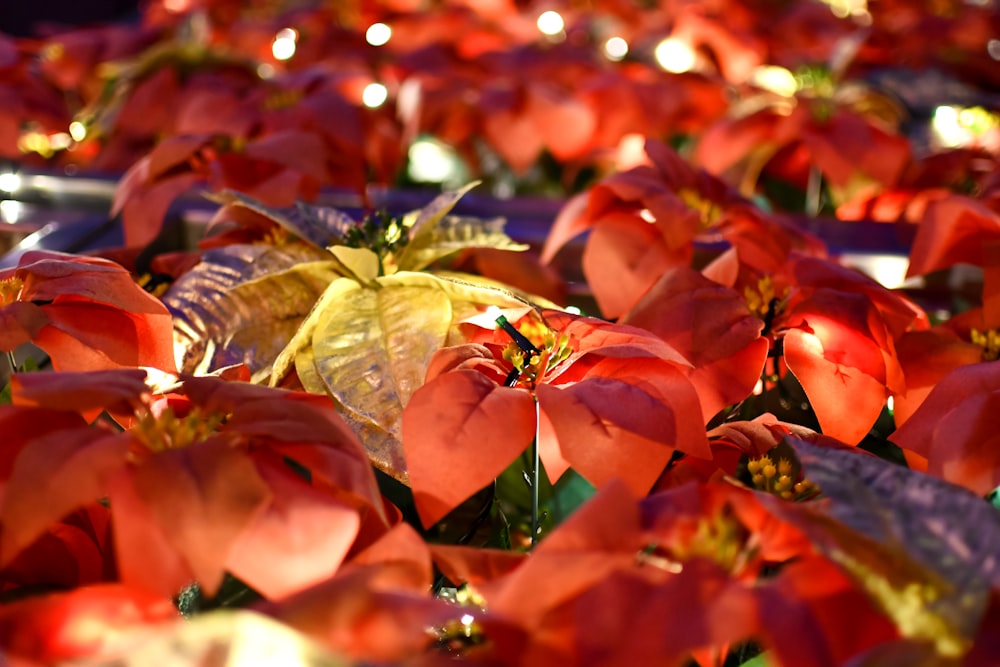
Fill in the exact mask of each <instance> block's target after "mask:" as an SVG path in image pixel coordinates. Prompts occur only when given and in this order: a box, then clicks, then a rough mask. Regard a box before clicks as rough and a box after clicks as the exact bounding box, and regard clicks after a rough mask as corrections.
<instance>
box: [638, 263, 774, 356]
mask: <svg viewBox="0 0 1000 667" xmlns="http://www.w3.org/2000/svg"><path fill="white" fill-rule="evenodd" d="M621 323H622V324H630V325H632V326H635V327H641V328H643V329H646V330H648V331H651V332H653V333H654V334H656V335H657V336H659V337H660V338H662V339H664V340H665V341H667V342H668V343H670V345H671V346H673V347H674V348H675V349H676V350H678V351H679V352H680V353H681V354H682V355H683V356H684V357H685V358H686V359H687V360H688V361H690V362H691V364H692V365H694V366H696V367H697V366H704V365H706V364H709V363H712V362H714V361H719V360H722V359H726V358H728V357H731V356H732V355H734V354H736V353H737V352H739V351H740V350H742V349H744V348H745V347H746V346H747V345H749V344H750V343H752V342H754V341H755V340H757V339H759V338H760V332H761V329H762V328H763V322H762V321H761V320H760V319H759V318H756V317H754V316H753V315H752V314H751V313H750V310H749V308H748V307H747V304H746V299H745V298H744V296H743V295H742V294H740V293H738V292H737V291H736V290H734V289H731V288H729V287H725V286H723V285H720V284H718V283H716V282H714V281H712V280H709V279H708V278H706V277H704V276H703V275H702V274H701V273H699V272H697V271H695V270H694V269H691V268H689V267H686V266H681V267H676V268H673V269H670V270H668V271H666V272H664V274H663V275H662V276H661V277H660V279H659V280H657V282H656V284H655V285H654V286H653V288H652V289H651V290H649V291H648V292H647V293H646V294H645V295H644V296H643V297H642V299H640V300H639V302H638V303H637V304H636V305H635V307H634V308H632V310H631V311H629V313H627V314H626V315H625V317H623V318H622V320H621Z"/></svg>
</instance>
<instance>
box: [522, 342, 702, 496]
mask: <svg viewBox="0 0 1000 667" xmlns="http://www.w3.org/2000/svg"><path fill="white" fill-rule="evenodd" d="M609 361H615V362H619V361H620V360H609ZM614 365H615V366H616V368H614V372H608V373H607V375H604V376H601V375H599V374H598V373H600V372H604V371H610V370H611V369H610V368H602V369H601V371H598V372H597V373H595V374H594V375H593V376H592V377H588V378H586V379H584V380H582V381H580V382H576V383H575V384H571V385H564V386H560V387H553V386H550V385H541V386H539V387H538V389H537V393H538V402H539V405H540V406H541V410H542V412H544V413H545V415H546V417H547V419H548V420H549V421H550V423H551V424H552V428H553V431H554V434H555V436H556V438H557V439H558V443H559V449H560V452H561V454H562V456H563V457H564V458H565V459H566V461H568V462H569V463H570V465H572V466H573V468H574V469H575V470H576V471H577V472H579V473H580V474H581V475H583V476H584V477H586V478H587V479H588V481H590V482H591V483H592V484H594V485H595V486H603V485H604V484H607V483H608V482H610V481H611V480H612V479H615V478H621V479H623V480H625V482H626V483H627V484H628V485H629V488H630V489H632V490H633V492H635V493H637V494H642V493H646V492H647V491H649V489H650V487H652V485H653V483H654V482H655V481H656V479H657V477H659V475H660V473H661V472H662V471H663V469H664V467H665V466H666V464H667V461H669V460H670V457H671V455H672V454H673V452H674V449H680V450H682V451H687V452H689V453H695V454H697V455H701V456H706V457H707V456H709V455H710V454H709V451H708V445H707V441H706V439H705V432H704V427H703V422H702V418H701V406H700V404H699V403H698V397H697V394H695V392H694V388H693V387H692V386H691V384H690V382H689V381H688V380H687V378H686V377H684V374H683V373H682V372H681V371H679V370H677V369H676V368H675V367H673V366H672V365H669V364H665V363H662V362H661V363H654V362H651V361H649V360H627V361H620V363H615V364H614ZM695 427H697V429H696V428H695ZM549 472H550V474H551V471H549Z"/></svg>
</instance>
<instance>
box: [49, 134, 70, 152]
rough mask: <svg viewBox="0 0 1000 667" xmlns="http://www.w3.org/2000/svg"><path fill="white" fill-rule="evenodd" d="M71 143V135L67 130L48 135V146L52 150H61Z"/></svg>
mask: <svg viewBox="0 0 1000 667" xmlns="http://www.w3.org/2000/svg"><path fill="white" fill-rule="evenodd" d="M72 145H73V137H71V136H70V135H69V133H68V132H56V133H55V134H51V135H49V146H50V147H51V149H52V150H54V151H61V150H65V149H67V148H69V147H70V146H72Z"/></svg>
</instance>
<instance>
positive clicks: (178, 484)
mask: <svg viewBox="0 0 1000 667" xmlns="http://www.w3.org/2000/svg"><path fill="white" fill-rule="evenodd" d="M133 476H134V483H135V488H136V492H137V493H138V495H139V497H140V498H141V499H142V502H143V503H145V504H146V505H147V506H148V507H149V509H150V511H151V513H152V515H153V516H154V517H155V520H156V522H157V523H158V524H159V526H160V528H161V529H162V530H163V533H164V535H165V536H166V538H167V539H168V540H169V542H170V544H171V545H172V546H173V547H174V548H175V549H176V550H177V551H178V552H179V553H180V554H182V556H183V557H184V559H185V561H186V562H187V564H188V565H189V566H190V568H191V571H192V572H193V573H194V575H195V577H196V578H197V580H198V582H199V583H200V584H201V585H202V588H203V590H205V591H206V593H208V594H209V595H212V594H214V593H215V591H216V590H217V589H218V586H219V585H220V584H221V583H222V576H223V574H224V571H225V565H226V562H227V560H228V558H229V555H230V550H231V549H232V548H233V545H234V544H235V543H236V542H237V540H238V538H239V536H240V535H241V534H242V533H243V531H245V530H246V529H247V527H248V526H250V525H252V523H253V522H254V521H255V520H256V518H257V517H258V515H259V513H260V512H263V511H265V509H266V507H267V505H268V503H270V502H271V501H272V499H273V494H272V493H271V490H270V488H269V487H268V485H267V484H266V483H265V481H264V480H263V479H262V478H261V476H260V473H259V472H258V471H257V468H256V466H254V464H253V463H252V461H251V460H250V459H249V458H248V457H247V456H246V455H245V454H243V453H241V452H240V451H238V450H236V449H234V448H232V447H231V446H230V445H229V444H228V443H227V442H226V441H224V440H222V439H218V438H217V439H215V440H206V441H204V442H201V443H197V444H195V445H191V446H189V447H185V448H184V449H175V450H168V451H165V452H160V453H158V454H156V455H155V456H152V457H150V458H148V459H146V460H145V461H144V462H143V463H142V464H140V465H139V466H137V467H136V468H135V470H134V472H133Z"/></svg>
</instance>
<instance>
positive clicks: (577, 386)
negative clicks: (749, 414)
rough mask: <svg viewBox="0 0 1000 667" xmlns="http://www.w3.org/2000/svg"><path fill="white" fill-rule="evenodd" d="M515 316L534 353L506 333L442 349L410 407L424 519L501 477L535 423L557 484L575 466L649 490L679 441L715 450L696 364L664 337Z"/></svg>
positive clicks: (564, 319) (598, 480)
mask: <svg viewBox="0 0 1000 667" xmlns="http://www.w3.org/2000/svg"><path fill="white" fill-rule="evenodd" d="M519 325H520V326H521V329H522V331H523V332H526V335H527V337H528V339H529V340H531V341H533V344H534V345H535V348H536V349H535V351H534V352H529V351H528V350H524V349H522V348H519V347H518V345H517V344H516V343H513V342H510V339H509V338H507V339H506V340H505V337H506V336H507V334H506V333H505V332H503V331H496V332H494V333H493V336H492V338H493V339H492V340H489V341H487V342H486V343H485V344H482V343H467V344H464V345H458V346H455V347H450V348H445V349H443V350H441V351H439V352H438V353H437V354H436V355H435V357H434V359H433V360H432V361H431V364H430V367H429V369H428V372H427V379H426V383H425V384H424V386H423V387H421V388H420V389H418V390H417V391H416V393H415V394H414V395H413V397H412V398H411V399H410V402H409V404H408V405H407V407H406V409H405V411H404V413H403V448H404V451H405V454H406V459H407V466H408V469H409V473H410V482H411V485H412V488H413V493H414V497H415V500H416V504H417V510H418V512H419V513H420V518H421V520H422V521H423V522H424V524H425V525H428V526H429V525H431V524H433V523H435V522H436V521H437V520H438V519H440V518H442V517H443V516H444V515H445V514H446V513H447V512H448V511H449V510H451V509H453V508H454V507H456V506H458V504H459V503H461V502H462V501H463V500H465V499H466V498H468V497H469V496H471V495H472V494H473V493H475V492H476V491H477V490H478V489H480V488H482V487H483V486H485V485H486V484H488V483H489V482H490V481H491V480H493V479H494V478H495V477H497V476H498V475H499V474H500V473H501V472H502V471H503V470H504V469H505V468H506V467H507V466H508V465H510V464H511V463H512V462H513V461H514V459H516V458H517V456H518V455H519V454H521V453H522V452H523V451H525V449H527V447H528V445H529V444H530V443H531V441H532V439H533V438H534V437H535V434H536V429H537V432H538V449H539V455H540V458H541V462H542V464H543V465H544V468H545V471H546V473H547V474H548V476H549V479H551V480H552V481H555V480H557V479H558V478H559V477H560V476H561V475H562V474H563V473H564V472H565V471H566V470H567V468H569V467H570V466H572V467H573V468H574V469H575V470H576V471H577V472H579V473H580V474H581V475H583V476H584V477H586V478H587V479H588V480H589V481H590V482H592V483H594V484H595V485H597V486H601V485H603V484H606V483H608V482H609V481H611V480H612V479H615V478H618V477H620V478H621V479H623V480H625V481H626V483H627V484H628V485H629V487H630V488H632V489H633V490H634V491H635V492H636V493H645V492H647V491H648V490H649V488H650V487H651V486H652V485H653V483H654V482H655V481H656V478H657V477H658V476H659V474H660V472H661V471H662V470H663V468H664V466H665V465H666V463H667V461H668V460H669V459H670V457H671V455H672V454H673V452H674V450H675V449H676V450H680V451H684V452H687V453H689V454H693V455H696V456H708V448H707V444H706V440H705V431H704V422H703V420H702V416H701V415H702V411H701V406H700V404H699V401H698V396H697V394H696V392H695V389H694V387H693V386H692V385H691V383H690V381H689V380H688V378H687V370H688V368H689V364H688V363H687V362H686V361H685V360H684V358H683V357H681V356H680V355H679V354H678V353H677V352H676V351H675V350H674V349H673V348H672V347H670V346H669V345H668V344H667V343H665V342H664V341H663V340H661V339H659V338H657V337H656V336H654V335H652V334H651V333H649V332H646V331H643V330H642V329H638V328H634V327H628V326H624V325H616V324H610V323H607V322H604V321H601V320H597V319H593V318H587V317H578V316H573V315H570V314H567V313H562V312H558V311H544V313H543V316H541V317H540V316H539V315H538V314H537V313H530V314H529V315H528V316H527V317H526V318H523V319H522V320H521V322H520V323H519ZM536 405H537V411H536Z"/></svg>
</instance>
